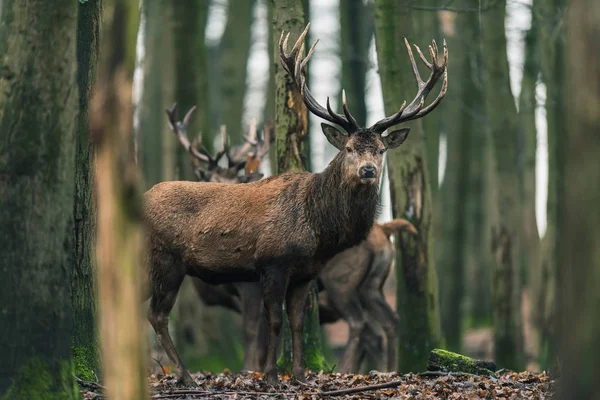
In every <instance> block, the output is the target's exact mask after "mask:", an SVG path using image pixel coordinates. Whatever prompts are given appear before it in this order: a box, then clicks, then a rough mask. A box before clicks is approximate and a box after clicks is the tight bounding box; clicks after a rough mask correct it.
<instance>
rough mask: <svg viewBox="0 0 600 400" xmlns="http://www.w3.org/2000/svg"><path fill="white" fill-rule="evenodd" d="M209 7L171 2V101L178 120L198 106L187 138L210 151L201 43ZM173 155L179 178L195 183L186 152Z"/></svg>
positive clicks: (202, 0)
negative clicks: (172, 75) (172, 59)
mask: <svg viewBox="0 0 600 400" xmlns="http://www.w3.org/2000/svg"><path fill="white" fill-rule="evenodd" d="M208 5H209V2H208V0H194V1H191V2H179V1H174V2H172V7H173V28H174V34H173V42H174V49H175V54H174V57H175V93H174V97H175V100H174V102H177V104H178V109H179V113H180V114H181V118H183V115H185V113H186V112H187V111H188V110H189V109H190V108H191V107H192V106H194V105H196V106H197V108H196V111H194V115H193V117H192V118H191V119H190V123H189V126H188V135H189V136H190V140H192V139H193V138H195V137H196V136H197V135H199V134H201V135H202V144H204V146H205V147H206V148H208V149H209V150H212V142H213V140H212V138H213V133H212V132H211V129H210V124H209V122H210V121H209V111H210V109H209V101H208V72H207V67H206V51H205V49H206V46H205V44H204V30H205V27H206V22H207V17H208ZM163 117H164V114H163ZM163 124H164V122H163ZM175 153H176V168H177V174H178V179H183V180H195V176H194V169H193V166H192V163H191V162H190V155H189V153H188V152H187V151H186V150H185V149H184V148H183V147H182V146H179V145H176V150H175Z"/></svg>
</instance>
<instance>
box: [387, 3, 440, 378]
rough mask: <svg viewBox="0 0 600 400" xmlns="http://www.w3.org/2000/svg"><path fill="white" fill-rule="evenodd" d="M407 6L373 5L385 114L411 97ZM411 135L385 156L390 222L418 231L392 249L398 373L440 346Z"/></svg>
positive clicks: (419, 162)
mask: <svg viewBox="0 0 600 400" xmlns="http://www.w3.org/2000/svg"><path fill="white" fill-rule="evenodd" d="M409 3H410V1H408V0H378V1H377V2H376V11H375V37H376V44H377V55H378V61H379V71H380V74H381V86H382V88H383V99H384V106H385V112H386V114H387V115H390V114H392V113H394V112H396V111H397V110H398V107H399V106H400V104H402V102H403V101H404V100H405V99H410V98H413V97H414V95H415V93H414V89H413V90H410V91H409V90H407V88H409V87H410V88H412V87H414V86H413V85H414V77H413V75H412V69H411V66H410V61H409V59H408V56H407V54H406V53H405V52H404V51H400V50H399V49H404V43H403V37H404V36H406V37H407V38H409V39H413V36H414V37H415V38H414V39H413V41H415V42H416V37H417V36H418V35H414V34H413V33H414V30H413V26H412V23H413V22H414V20H412V19H411V14H410V11H409ZM410 126H411V127H412V133H411V135H410V136H409V138H408V139H407V141H406V142H405V143H404V144H403V145H402V146H401V147H400V148H398V149H396V150H394V151H391V152H390V153H389V154H388V166H389V177H390V190H391V198H392V211H393V215H394V218H399V217H403V218H407V219H409V220H410V222H411V223H412V224H413V225H414V226H415V227H416V228H417V230H418V231H419V236H418V238H416V239H414V238H400V240H398V241H397V243H396V246H397V249H398V250H399V252H398V254H397V257H396V270H397V282H398V283H397V285H398V292H397V293H398V297H397V311H398V313H399V315H400V319H401V320H402V321H406V323H403V324H400V326H399V330H398V337H399V359H400V365H399V367H400V370H401V371H419V370H423V369H424V368H425V364H426V362H427V356H428V354H429V351H430V350H431V349H432V348H434V347H436V346H437V345H438V344H439V343H440V342H441V334H440V323H439V309H438V294H437V293H438V290H437V278H436V272H435V267H434V263H433V248H432V246H431V231H430V226H431V220H432V210H431V193H430V187H429V182H430V181H429V179H428V171H427V159H426V156H425V155H426V152H425V142H424V137H423V136H424V134H423V128H422V124H421V122H420V121H416V122H414V123H412V124H410Z"/></svg>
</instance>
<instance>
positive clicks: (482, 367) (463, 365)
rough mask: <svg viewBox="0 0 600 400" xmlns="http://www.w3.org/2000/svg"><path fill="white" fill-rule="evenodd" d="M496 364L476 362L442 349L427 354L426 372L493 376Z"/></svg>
mask: <svg viewBox="0 0 600 400" xmlns="http://www.w3.org/2000/svg"><path fill="white" fill-rule="evenodd" d="M495 369H496V364H495V363H494V362H492V361H482V360H476V359H474V358H471V357H467V356H463V355H462V354H458V353H453V352H451V351H447V350H442V349H433V350H431V353H429V361H428V362H427V370H428V371H442V372H463V373H470V374H475V375H487V376H494V375H495V374H494V372H493V371H494V370H495Z"/></svg>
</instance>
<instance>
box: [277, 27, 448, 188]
mask: <svg viewBox="0 0 600 400" xmlns="http://www.w3.org/2000/svg"><path fill="white" fill-rule="evenodd" d="M309 27H310V23H309V24H308V25H307V26H306V28H305V29H304V32H302V34H301V35H300V36H299V37H298V40H297V41H296V43H295V44H294V47H293V48H292V50H291V51H290V52H289V53H288V52H287V47H288V46H287V43H288V39H289V36H290V34H289V33H288V34H287V35H284V33H285V32H282V33H281V38H280V39H279V58H280V61H281V64H282V66H283V68H284V69H285V70H286V72H287V73H288V74H289V75H290V76H291V77H292V79H293V80H294V82H295V84H296V86H297V87H298V89H299V90H300V93H301V94H302V98H303V100H304V104H306V107H307V108H308V110H309V111H310V112H312V113H313V114H314V115H316V116H318V117H321V118H323V119H325V120H326V121H329V122H332V123H334V124H336V125H338V126H340V127H341V128H342V129H341V130H340V129H338V128H337V127H335V126H333V125H330V124H326V123H322V124H321V127H322V129H323V133H324V134H325V137H327V140H328V141H329V143H331V144H332V145H333V146H335V147H336V148H337V149H338V150H340V154H339V155H338V157H341V158H342V162H343V166H344V169H345V173H346V174H347V176H348V178H349V179H354V180H359V181H360V182H361V183H365V184H377V183H378V182H379V179H378V178H379V176H380V174H381V167H382V164H383V154H384V153H385V152H386V151H387V150H388V149H393V148H395V147H398V146H400V145H401V144H402V143H403V142H404V141H405V140H406V138H407V137H408V132H409V131H410V128H401V129H396V130H389V131H388V132H387V135H384V132H385V131H386V130H388V128H391V127H392V126H394V125H397V124H400V123H402V122H407V121H411V120H414V119H417V118H421V117H423V116H425V115H426V114H428V113H429V112H431V111H432V110H433V109H434V108H435V107H436V106H437V105H438V104H439V102H440V101H441V100H442V98H443V97H444V95H445V94H446V91H447V89H448V71H447V65H448V49H447V47H446V41H444V51H443V56H442V57H439V56H438V48H437V45H436V43H435V41H432V44H431V46H429V54H430V55H431V61H428V60H427V59H426V58H425V56H424V55H423V53H422V52H421V50H420V49H419V47H417V46H416V45H415V49H416V51H417V53H418V54H419V57H420V58H421V60H423V62H424V63H425V65H426V66H427V68H428V69H429V70H431V73H430V75H429V78H428V79H427V81H425V82H424V81H423V80H422V79H421V76H420V74H419V70H418V69H417V65H416V63H415V59H414V57H413V53H412V50H411V48H410V45H409V43H408V41H407V40H406V39H404V43H405V45H406V48H407V50H408V55H409V57H410V61H411V63H412V68H413V72H414V74H415V78H416V80H417V84H418V91H417V95H416V96H415V98H414V100H412V101H411V102H410V103H409V104H408V105H406V102H404V103H403V104H402V106H401V107H400V109H399V110H398V112H397V113H395V114H393V115H392V116H390V117H387V118H384V119H382V120H381V121H378V122H377V123H375V124H374V125H372V126H370V127H368V128H367V127H361V126H359V125H358V123H357V122H356V119H354V117H353V116H352V114H351V113H350V111H349V109H348V105H347V103H346V96H345V94H344V92H343V91H342V108H343V111H344V113H343V114H338V113H336V112H334V111H333V110H332V109H331V106H330V105H329V98H327V103H326V107H323V106H321V105H320V104H319V103H318V102H317V101H316V100H315V98H314V97H313V96H312V94H311V93H310V90H309V89H308V87H307V85H306V65H307V64H308V60H309V59H310V57H311V56H312V53H313V51H314V49H315V46H316V44H317V43H318V40H317V41H316V42H315V43H314V44H313V45H312V46H311V48H310V50H309V51H308V54H307V55H306V57H304V39H305V37H306V34H307V33H308V28H309ZM442 76H443V77H444V78H443V82H442V89H441V91H440V93H439V94H438V96H437V97H436V98H435V100H433V102H431V103H430V104H429V105H427V106H425V98H426V97H427V95H428V94H429V92H430V91H431V89H433V87H434V86H435V84H436V83H437V81H438V80H439V78H440V77H442Z"/></svg>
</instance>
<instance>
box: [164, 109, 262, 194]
mask: <svg viewBox="0 0 600 400" xmlns="http://www.w3.org/2000/svg"><path fill="white" fill-rule="evenodd" d="M195 109H196V106H193V107H192V108H191V109H190V110H189V111H188V112H187V113H186V115H185V117H184V118H183V120H182V121H177V118H176V115H175V113H176V110H177V105H176V104H173V106H172V107H171V108H170V109H168V110H167V115H168V117H169V127H170V128H171V130H172V131H173V133H175V134H176V135H177V138H178V140H179V142H180V143H181V145H182V146H183V147H184V148H185V149H186V150H187V151H188V152H189V154H190V156H191V157H192V162H193V163H194V167H195V169H194V172H195V174H196V176H197V178H198V180H199V181H201V182H217V183H229V184H233V183H247V182H253V181H257V180H259V179H261V178H262V177H263V174H261V173H258V167H259V166H260V161H261V159H262V157H263V156H264V155H265V154H266V153H267V152H268V151H269V139H270V136H268V135H269V133H270V131H269V132H267V131H265V133H264V139H263V140H262V141H261V140H258V139H257V137H256V121H255V120H254V119H252V120H251V121H250V131H249V133H248V135H244V144H242V145H240V146H236V147H234V148H232V149H230V148H229V144H228V136H227V131H226V128H225V125H221V142H222V150H220V151H219V152H217V154H215V155H213V154H211V153H210V152H209V151H208V150H207V149H206V147H204V146H203V145H202V142H201V139H200V137H198V138H196V139H195V140H194V142H192V143H190V141H189V139H188V136H187V132H186V131H187V125H188V122H189V119H190V117H191V115H192V113H193V112H194V110H195ZM265 142H266V144H265ZM253 149H256V150H254V151H253ZM246 154H247V155H246ZM223 156H226V157H227V162H228V164H227V167H222V166H220V165H219V161H220V160H221V158H223ZM244 156H246V158H245V159H244ZM248 163H251V165H252V169H251V170H249V169H248ZM241 170H244V171H245V173H244V175H239V172H240V171H241Z"/></svg>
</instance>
